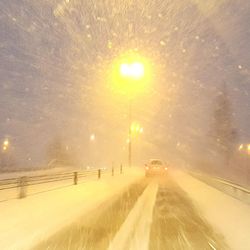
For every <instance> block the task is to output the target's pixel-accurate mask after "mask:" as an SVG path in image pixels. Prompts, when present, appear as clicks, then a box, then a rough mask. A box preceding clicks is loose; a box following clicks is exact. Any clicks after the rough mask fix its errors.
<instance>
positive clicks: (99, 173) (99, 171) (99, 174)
mask: <svg viewBox="0 0 250 250" xmlns="http://www.w3.org/2000/svg"><path fill="white" fill-rule="evenodd" d="M98 179H101V169H98Z"/></svg>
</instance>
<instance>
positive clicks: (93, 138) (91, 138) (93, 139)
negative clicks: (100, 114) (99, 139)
mask: <svg viewBox="0 0 250 250" xmlns="http://www.w3.org/2000/svg"><path fill="white" fill-rule="evenodd" d="M89 139H90V141H92V142H93V141H95V134H91V135H90V138H89Z"/></svg>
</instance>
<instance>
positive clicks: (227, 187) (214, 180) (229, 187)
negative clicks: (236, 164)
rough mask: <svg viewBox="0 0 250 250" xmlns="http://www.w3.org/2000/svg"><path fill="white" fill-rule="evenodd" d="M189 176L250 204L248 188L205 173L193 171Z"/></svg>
mask: <svg viewBox="0 0 250 250" xmlns="http://www.w3.org/2000/svg"><path fill="white" fill-rule="evenodd" d="M188 173H189V174H191V175H192V176H194V177H195V178H197V179H199V180H201V181H203V182H205V183H207V184H209V185H210V186H213V187H215V188H217V189H219V190H221V191H223V192H224V193H227V194H229V195H231V196H233V197H234V198H236V199H238V200H241V201H243V202H246V203H249V204H250V190H249V189H248V188H246V187H242V186H241V185H239V184H236V183H233V182H231V181H228V180H225V179H222V178H219V177H215V176H211V175H206V174H203V173H199V172H193V171H188Z"/></svg>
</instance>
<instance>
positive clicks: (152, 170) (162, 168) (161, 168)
mask: <svg viewBox="0 0 250 250" xmlns="http://www.w3.org/2000/svg"><path fill="white" fill-rule="evenodd" d="M167 173H168V168H167V166H166V164H164V163H163V161H161V160H160V159H151V160H150V161H149V163H147V164H145V176H146V177H150V176H165V175H167Z"/></svg>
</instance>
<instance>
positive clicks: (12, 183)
mask: <svg viewBox="0 0 250 250" xmlns="http://www.w3.org/2000/svg"><path fill="white" fill-rule="evenodd" d="M118 173H119V174H122V173H123V166H122V165H120V167H119V168H115V167H112V168H110V169H95V170H84V171H74V172H61V173H53V174H44V175H34V176H21V177H17V178H8V179H0V191H5V190H13V189H16V190H17V192H18V195H17V198H19V199H22V198H25V197H26V196H27V194H28V187H31V186H38V185H42V184H51V183H60V182H67V186H69V185H78V184H79V183H82V182H86V181H87V180H90V178H89V177H93V178H96V179H101V178H102V176H103V175H108V174H110V175H111V176H114V175H115V174H118ZM91 180H92V179H91ZM64 186H65V185H61V186H60V185H59V186H57V188H58V187H64ZM50 190H51V189H50ZM43 191H46V188H45V190H43ZM47 191H49V190H47ZM0 201H1V200H0Z"/></svg>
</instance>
